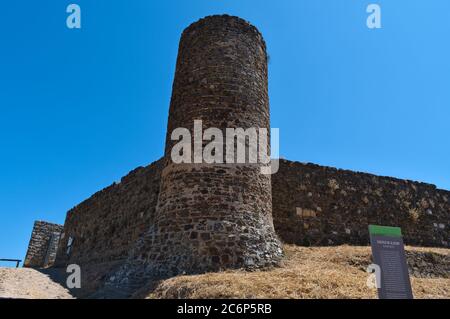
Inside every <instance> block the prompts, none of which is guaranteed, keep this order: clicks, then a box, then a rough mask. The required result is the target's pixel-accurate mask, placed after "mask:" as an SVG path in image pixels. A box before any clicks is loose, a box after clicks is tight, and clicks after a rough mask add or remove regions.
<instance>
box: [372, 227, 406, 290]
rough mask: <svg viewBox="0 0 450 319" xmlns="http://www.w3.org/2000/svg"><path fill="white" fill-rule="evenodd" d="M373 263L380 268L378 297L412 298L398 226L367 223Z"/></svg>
mask: <svg viewBox="0 0 450 319" xmlns="http://www.w3.org/2000/svg"><path fill="white" fill-rule="evenodd" d="M369 233H370V244H371V246H372V255H373V262H374V264H376V265H378V266H379V267H380V270H381V274H380V276H381V287H378V297H379V298H380V299H412V298H413V294H412V290H411V282H410V280H409V273H408V265H407V264H406V257H405V250H404V246H403V239H402V233H401V230H400V228H398V227H387V226H376V225H369Z"/></svg>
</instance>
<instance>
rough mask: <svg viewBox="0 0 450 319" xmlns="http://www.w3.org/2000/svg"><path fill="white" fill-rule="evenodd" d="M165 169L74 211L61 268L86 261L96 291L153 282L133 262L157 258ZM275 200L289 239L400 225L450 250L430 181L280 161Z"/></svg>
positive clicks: (441, 199) (348, 235)
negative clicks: (151, 234)
mask: <svg viewBox="0 0 450 319" xmlns="http://www.w3.org/2000/svg"><path fill="white" fill-rule="evenodd" d="M162 170H163V159H160V160H159V161H157V162H155V163H153V164H151V165H149V166H147V167H141V168H138V169H136V170H134V171H132V172H131V173H130V174H129V175H127V176H125V177H124V178H122V181H121V183H119V184H115V185H113V186H110V187H108V188H106V189H104V190H102V191H100V192H99V193H97V194H95V195H93V196H92V197H91V198H90V199H88V200H86V201H85V202H83V203H81V204H80V205H78V206H76V207H75V208H74V209H72V210H71V211H69V212H68V214H67V219H66V223H65V225H64V237H63V238H62V239H61V243H60V246H59V249H58V257H57V265H58V266H65V265H67V264H70V263H75V264H79V265H81V266H82V269H83V277H82V281H83V283H82V284H83V287H84V288H86V289H89V288H90V286H92V285H94V284H95V287H94V288H92V289H91V291H94V290H95V288H98V286H99V285H100V284H101V283H102V282H105V281H107V280H114V281H116V280H118V279H122V280H123V278H128V279H129V280H131V281H137V280H142V281H144V282H145V276H148V272H147V270H146V268H145V267H141V268H140V271H136V269H137V268H133V267H131V268H133V269H132V270H133V271H132V272H129V270H130V267H128V266H129V264H130V262H135V263H136V264H137V265H141V266H142V265H144V264H146V263H147V260H148V258H149V252H150V251H151V249H150V248H151V244H152V242H151V241H149V240H148V238H147V237H146V236H147V233H148V231H149V230H151V229H153V227H154V223H155V211H156V205H157V197H158V191H159V185H160V176H161V172H162ZM180 178H181V177H180ZM272 202H273V211H272V214H273V222H274V226H275V231H276V233H277V235H278V237H279V238H280V239H281V240H282V241H283V242H285V243H292V244H299V245H308V246H309V245H339V244H354V245H368V244H369V234H368V229H367V228H368V225H369V224H379V225H387V226H400V227H401V228H402V232H403V235H404V240H405V243H406V244H409V245H419V246H420V245H423V246H435V247H450V243H449V238H450V231H449V230H450V224H449V221H450V218H449V217H450V192H449V191H444V190H439V189H436V187H435V186H433V185H430V184H424V183H418V182H412V181H406V180H399V179H395V178H390V177H380V176H375V175H371V174H366V173H358V172H352V171H347V170H339V169H335V168H330V167H324V166H318V165H313V164H303V163H299V162H292V161H287V160H280V169H279V171H278V173H277V174H274V175H272ZM231 235H232V234H231ZM70 237H72V238H73V247H72V251H71V254H70V258H68V257H67V254H66V251H67V241H68V238H70ZM168 240H170V239H169V238H168ZM124 265H128V266H127V267H123V266H124ZM138 268H139V267H138ZM119 269H121V270H122V271H119V272H118V270H119ZM111 276H112V278H111Z"/></svg>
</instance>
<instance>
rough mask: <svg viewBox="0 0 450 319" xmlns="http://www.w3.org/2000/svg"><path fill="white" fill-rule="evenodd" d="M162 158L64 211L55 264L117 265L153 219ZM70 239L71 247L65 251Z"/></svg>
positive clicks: (105, 266) (125, 256) (104, 266)
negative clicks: (64, 216)
mask: <svg viewBox="0 0 450 319" xmlns="http://www.w3.org/2000/svg"><path fill="white" fill-rule="evenodd" d="M161 164H162V161H161V160H159V161H156V162H154V163H153V164H151V165H149V166H147V167H145V168H143V167H140V168H137V169H135V170H133V171H132V172H130V173H129V174H128V175H127V176H125V177H123V178H122V179H121V181H120V183H114V184H113V185H111V186H109V187H107V188H105V189H103V190H102V191H99V192H98V193H96V194H94V195H93V196H92V197H90V198H89V199H87V200H86V201H84V202H82V203H81V204H79V205H78V206H76V207H74V208H73V209H71V210H70V211H69V212H68V213H67V217H66V221H65V224H64V236H63V238H62V239H61V243H60V246H59V249H58V257H57V260H56V265H67V264H70V263H75V264H78V265H80V266H83V265H87V264H89V265H92V264H98V265H103V266H102V267H103V268H108V267H107V265H108V264H111V265H114V264H119V263H121V262H122V261H123V260H124V259H126V258H127V256H128V253H129V251H130V250H131V249H132V247H133V244H134V243H135V242H136V241H137V240H138V238H140V237H141V236H142V234H143V233H144V232H145V231H146V230H148V228H149V225H151V224H152V223H153V222H154V217H155V207H156V203H157V198H158V193H159V185H160V175H161ZM69 238H72V245H71V246H72V247H71V249H70V251H69V254H67V250H68V244H69V240H70V239H69Z"/></svg>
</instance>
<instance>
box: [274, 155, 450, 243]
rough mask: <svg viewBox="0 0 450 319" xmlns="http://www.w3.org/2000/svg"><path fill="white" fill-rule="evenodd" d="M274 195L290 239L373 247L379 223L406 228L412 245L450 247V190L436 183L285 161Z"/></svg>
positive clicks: (278, 223) (283, 232)
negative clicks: (372, 231)
mask: <svg viewBox="0 0 450 319" xmlns="http://www.w3.org/2000/svg"><path fill="white" fill-rule="evenodd" d="M272 194H273V218H274V224H275V229H276V231H277V233H278V235H279V236H280V238H281V239H282V240H283V241H284V242H287V243H295V244H300V245H338V244H355V245H367V244H368V243H369V233H368V230H367V226H368V225H369V224H377V225H386V226H399V227H401V228H402V233H403V236H404V241H405V243H406V244H408V245H417V246H434V247H450V242H449V238H450V192H449V191H445V190H440V189H436V186H434V185H430V184H425V183H419V182H413V181H408V180H400V179H396V178H391V177H382V176H375V175H372V174H366V173H359V172H352V171H348V170H340V169H335V168H331V167H324V166H318V165H314V164H303V163H299V162H291V161H287V160H281V161H280V169H279V171H278V173H277V174H275V175H273V176H272Z"/></svg>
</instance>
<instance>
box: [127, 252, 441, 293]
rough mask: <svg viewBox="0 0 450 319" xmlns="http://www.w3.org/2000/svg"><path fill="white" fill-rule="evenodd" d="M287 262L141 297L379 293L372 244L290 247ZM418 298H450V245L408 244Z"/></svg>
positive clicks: (170, 285)
mask: <svg viewBox="0 0 450 319" xmlns="http://www.w3.org/2000/svg"><path fill="white" fill-rule="evenodd" d="M285 254H286V257H285V260H284V262H283V265H282V267H280V268H274V269H271V270H267V271H255V272H246V271H242V270H235V271H225V272H218V273H208V274H203V275H195V276H178V277H174V278H170V279H168V280H165V281H162V282H159V283H153V284H151V285H149V286H148V287H146V288H144V289H142V290H140V291H139V292H137V293H136V294H135V297H136V298H376V290H374V289H371V288H368V287H367V285H366V281H367V273H366V272H365V269H366V267H367V265H369V264H370V262H371V252H370V247H352V246H338V247H312V248H308V247H298V246H291V245H287V246H285ZM407 259H408V264H409V266H410V272H411V282H412V286H413V291H414V296H415V298H450V250H449V249H438V248H415V247H407Z"/></svg>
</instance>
